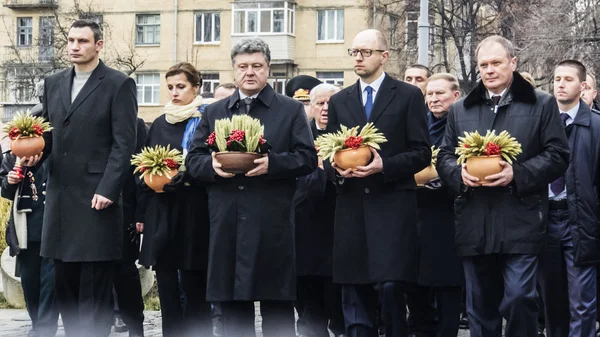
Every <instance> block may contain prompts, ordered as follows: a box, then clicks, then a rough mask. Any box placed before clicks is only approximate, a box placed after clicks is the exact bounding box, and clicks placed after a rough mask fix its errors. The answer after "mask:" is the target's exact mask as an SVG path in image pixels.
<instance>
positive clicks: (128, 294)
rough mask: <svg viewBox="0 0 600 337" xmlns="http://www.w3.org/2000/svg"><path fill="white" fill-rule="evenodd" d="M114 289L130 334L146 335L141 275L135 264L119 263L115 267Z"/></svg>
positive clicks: (120, 311) (120, 312)
mask: <svg viewBox="0 0 600 337" xmlns="http://www.w3.org/2000/svg"><path fill="white" fill-rule="evenodd" d="M113 282H114V288H115V292H116V294H117V296H116V297H117V304H118V305H119V314H120V315H121V318H122V319H123V322H125V324H126V325H127V328H128V329H129V332H130V334H136V335H143V334H144V327H143V325H144V299H143V298H142V284H141V281H140V274H139V272H138V270H137V267H136V266H135V263H134V262H129V261H119V262H118V263H117V264H116V265H115V275H114V281H113Z"/></svg>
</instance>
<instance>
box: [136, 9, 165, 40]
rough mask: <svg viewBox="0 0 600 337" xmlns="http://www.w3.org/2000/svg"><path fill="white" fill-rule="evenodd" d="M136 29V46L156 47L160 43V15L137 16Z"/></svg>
mask: <svg viewBox="0 0 600 337" xmlns="http://www.w3.org/2000/svg"><path fill="white" fill-rule="evenodd" d="M136 28H137V34H136V38H135V43H136V44H138V45H140V44H150V45H156V44H159V43H160V14H140V15H137V16H136Z"/></svg>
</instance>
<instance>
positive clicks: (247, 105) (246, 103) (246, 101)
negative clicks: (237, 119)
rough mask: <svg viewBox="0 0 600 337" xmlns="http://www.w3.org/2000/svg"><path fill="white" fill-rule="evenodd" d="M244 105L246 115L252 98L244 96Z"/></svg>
mask: <svg viewBox="0 0 600 337" xmlns="http://www.w3.org/2000/svg"><path fill="white" fill-rule="evenodd" d="M244 105H245V106H246V115H248V114H249V113H250V105H252V98H250V97H246V98H244Z"/></svg>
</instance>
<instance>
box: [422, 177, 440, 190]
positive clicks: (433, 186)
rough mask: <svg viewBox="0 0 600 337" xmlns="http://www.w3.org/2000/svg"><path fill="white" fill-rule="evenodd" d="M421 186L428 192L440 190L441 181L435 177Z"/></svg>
mask: <svg viewBox="0 0 600 337" xmlns="http://www.w3.org/2000/svg"><path fill="white" fill-rule="evenodd" d="M423 186H424V187H425V188H427V189H430V190H439V189H440V188H442V180H441V179H440V177H436V178H433V179H431V180H430V181H428V182H426V183H425V184H424V185H423Z"/></svg>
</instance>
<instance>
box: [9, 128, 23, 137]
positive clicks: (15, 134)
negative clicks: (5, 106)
mask: <svg viewBox="0 0 600 337" xmlns="http://www.w3.org/2000/svg"><path fill="white" fill-rule="evenodd" d="M20 135H21V131H19V128H17V127H14V128H12V129H10V131H9V132H8V137H10V139H17V137H19V136H20Z"/></svg>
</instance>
